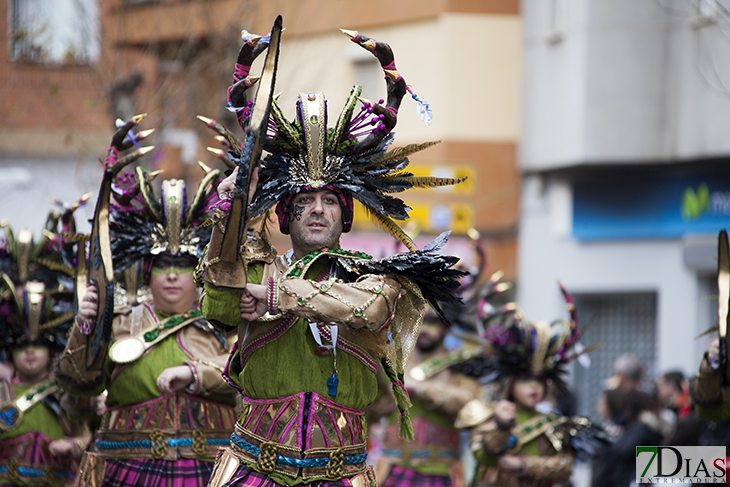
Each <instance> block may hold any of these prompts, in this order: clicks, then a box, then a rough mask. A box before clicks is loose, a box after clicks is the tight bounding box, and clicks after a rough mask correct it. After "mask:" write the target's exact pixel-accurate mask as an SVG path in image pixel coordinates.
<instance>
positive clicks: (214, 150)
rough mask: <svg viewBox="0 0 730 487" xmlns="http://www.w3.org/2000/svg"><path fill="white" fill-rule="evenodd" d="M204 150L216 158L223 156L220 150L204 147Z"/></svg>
mask: <svg viewBox="0 0 730 487" xmlns="http://www.w3.org/2000/svg"><path fill="white" fill-rule="evenodd" d="M206 149H207V150H208V151H209V152H212V153H213V154H215V155H216V157H222V156H223V151H222V150H220V149H218V148H216V147H206Z"/></svg>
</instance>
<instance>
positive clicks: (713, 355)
mask: <svg viewBox="0 0 730 487" xmlns="http://www.w3.org/2000/svg"><path fill="white" fill-rule="evenodd" d="M707 363H709V364H710V366H711V367H712V368H713V369H717V368H718V366H719V365H720V337H713V338H711V339H710V341H709V343H708V344H707Z"/></svg>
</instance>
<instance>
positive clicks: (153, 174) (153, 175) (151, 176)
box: [147, 169, 164, 181]
mask: <svg viewBox="0 0 730 487" xmlns="http://www.w3.org/2000/svg"><path fill="white" fill-rule="evenodd" d="M163 172H164V170H163V169H158V170H157V171H152V172H151V173H148V174H147V181H152V180H153V179H155V178H156V177H157V176H159V175H160V174H162V173H163Z"/></svg>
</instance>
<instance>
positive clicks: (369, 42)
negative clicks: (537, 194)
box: [204, 30, 462, 251]
mask: <svg viewBox="0 0 730 487" xmlns="http://www.w3.org/2000/svg"><path fill="white" fill-rule="evenodd" d="M343 32H344V33H345V34H347V35H348V36H349V37H350V39H351V40H352V41H353V42H355V43H356V44H358V45H360V46H362V47H363V48H365V49H367V50H368V51H370V52H372V53H373V55H374V56H375V57H376V58H377V59H378V61H379V62H380V64H381V66H382V68H383V70H384V72H385V74H386V77H385V80H386V85H387V89H388V96H387V101H386V102H384V101H383V100H380V102H378V103H373V102H371V101H368V100H366V99H362V98H359V97H360V93H361V91H362V88H361V87H359V86H355V87H354V88H353V89H352V91H351V92H350V96H349V97H348V99H347V101H346V103H345V107H344V108H343V110H342V112H341V113H340V115H339V117H338V119H337V122H336V123H335V125H334V126H333V127H328V125H327V102H326V100H325V98H324V95H323V94H322V93H301V94H300V95H299V99H298V101H297V105H296V117H295V119H294V120H293V121H291V122H289V121H288V120H286V119H285V117H284V114H283V112H282V111H281V109H280V108H279V106H278V105H277V104H276V101H273V102H272V106H271V115H270V119H269V127H268V132H267V137H266V139H265V140H264V141H263V147H264V149H266V150H267V151H269V152H270V153H271V154H270V155H269V156H267V157H266V158H265V159H264V160H263V161H262V163H261V168H260V172H259V184H258V186H257V189H256V193H255V194H254V197H253V201H252V203H251V212H252V213H251V216H252V217H255V216H257V215H261V214H263V213H264V212H266V211H267V210H269V209H271V208H272V207H274V206H275V205H279V206H278V208H277V214H278V215H279V221H280V227H281V229H282V231H285V232H286V231H287V227H288V218H289V208H288V204H287V201H288V200H290V197H291V195H294V194H296V193H298V192H300V191H316V190H319V189H323V188H329V189H333V188H334V189H336V190H338V191H339V192H341V193H342V195H343V196H342V198H341V206H342V207H343V210H344V212H343V215H344V217H345V220H346V221H345V222H344V223H345V225H343V227H344V230H345V231H347V230H349V224H348V223H349V222H348V221H347V218H348V216H349V217H350V218H351V215H352V203H351V201H352V198H354V199H356V200H358V201H359V202H360V203H362V204H363V205H364V206H365V208H367V209H368V211H369V212H370V214H371V215H372V216H373V217H375V219H376V220H377V221H379V222H380V223H381V224H382V225H383V226H384V227H385V228H386V229H387V230H388V231H389V232H390V233H391V234H392V235H393V236H394V237H395V238H397V239H398V240H400V241H401V242H403V243H404V244H405V245H406V246H407V247H408V248H409V249H410V250H412V251H413V250H415V245H414V244H413V241H412V240H411V238H410V237H409V236H408V235H406V233H405V232H403V230H401V228H400V227H399V226H398V225H397V224H396V223H395V221H394V220H405V219H407V218H408V211H409V210H410V208H409V207H408V206H406V204H405V203H404V202H403V201H402V200H401V199H399V198H396V197H394V196H392V193H399V192H401V191H405V190H407V189H410V188H414V187H435V186H444V185H450V184H456V183H459V182H461V181H462V180H458V179H452V178H431V177H416V176H414V175H413V174H411V173H409V172H405V171H404V170H405V168H406V166H407V165H408V162H409V161H408V156H409V155H410V154H413V153H415V152H418V151H420V150H423V149H425V148H427V147H430V146H432V145H434V144H436V143H437V142H427V143H424V144H412V145H408V146H406V147H401V148H397V149H393V150H391V151H390V152H388V151H387V148H388V146H389V145H390V144H391V143H392V142H393V134H392V133H391V131H392V129H393V127H395V125H396V122H397V114H398V108H399V107H400V103H401V100H402V99H403V96H404V95H405V94H406V92H407V91H408V88H407V86H406V82H405V80H404V79H403V77H402V76H401V75H400V74H399V73H398V71H397V70H396V68H395V60H394V57H393V52H392V51H391V49H390V46H388V44H386V43H384V42H378V41H375V40H373V39H370V38H368V37H365V36H363V35H360V34H358V33H357V32H355V31H344V30H343ZM242 37H243V40H244V44H243V47H242V48H241V50H240V52H239V55H238V62H237V64H236V72H235V73H234V80H235V83H234V84H233V86H231V87H230V88H229V90H228V107H229V110H231V111H234V112H236V113H237V116H238V121H239V123H240V124H241V126H242V127H244V128H245V127H246V126H247V124H248V121H249V118H250V117H251V113H252V112H251V102H247V101H246V100H245V97H244V93H245V91H246V90H247V89H248V88H249V87H251V86H252V85H253V84H254V83H255V82H256V80H257V78H256V77H253V76H248V71H249V69H250V66H251V63H252V62H253V60H254V59H255V57H256V56H257V55H258V54H260V53H261V52H262V51H263V48H264V47H265V46H266V44H267V43H268V40H267V38H265V37H264V38H261V37H258V36H255V35H252V34H249V33H247V32H245V31H244V33H243V36H242ZM414 98H416V99H417V97H415V95H414ZM358 100H360V102H362V106H361V108H360V111H359V113H358V114H357V115H355V116H353V113H354V112H355V108H356V105H357V103H358ZM204 121H206V123H208V122H211V121H210V120H208V119H205V120H204ZM209 125H210V126H211V127H213V125H212V124H210V123H209ZM224 135H225V136H226V137H227V138H228V139H229V140H228V141H229V146H230V148H231V151H230V152H229V154H230V159H232V160H234V161H235V162H238V160H239V159H240V149H238V148H239V147H240V146H241V145H240V143H238V142H237V141H235V140H232V136H231V135H230V134H228V133H225V132H224Z"/></svg>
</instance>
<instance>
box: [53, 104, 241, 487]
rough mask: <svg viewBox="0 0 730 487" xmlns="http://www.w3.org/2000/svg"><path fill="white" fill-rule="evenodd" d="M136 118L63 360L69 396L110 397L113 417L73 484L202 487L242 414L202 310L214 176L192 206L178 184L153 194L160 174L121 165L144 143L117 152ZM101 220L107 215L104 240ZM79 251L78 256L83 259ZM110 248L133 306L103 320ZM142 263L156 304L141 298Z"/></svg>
mask: <svg viewBox="0 0 730 487" xmlns="http://www.w3.org/2000/svg"><path fill="white" fill-rule="evenodd" d="M140 120H141V117H135V118H134V119H133V120H132V121H131V122H129V123H127V124H126V125H124V126H122V127H121V128H120V129H119V130H118V131H117V132H116V134H115V136H114V138H113V139H112V147H111V149H110V150H109V156H108V157H107V160H106V161H105V175H104V182H103V183H102V190H101V191H100V196H99V200H98V201H97V207H96V210H95V216H94V225H93V228H92V234H91V243H90V250H89V254H90V256H89V269H88V271H89V274H88V278H89V281H90V282H89V283H88V287H85V288H84V289H85V292H84V289H82V290H79V295H80V296H82V297H81V298H80V304H79V306H78V313H77V315H76V320H75V323H74V325H73V328H72V329H71V333H70V336H69V340H68V346H67V347H66V349H65V351H64V353H63V354H62V356H61V358H60V360H59V361H58V363H57V369H56V370H57V376H58V380H59V382H60V383H61V385H62V386H63V387H64V388H65V389H66V390H68V391H69V392H70V393H72V394H74V395H77V396H86V397H95V396H97V395H99V394H100V393H101V392H102V391H104V390H106V392H107V396H106V412H105V413H104V415H103V417H102V421H101V425H100V427H99V429H98V430H97V432H96V435H95V438H94V442H93V448H92V449H91V450H90V451H89V452H87V453H86V454H85V457H84V459H83V461H82V464H81V468H80V470H79V475H78V478H77V481H76V485H80V486H83V485H94V486H96V485H105V486H130V487H131V486H143V485H145V486H146V485H170V486H172V485H176V486H177V485H183V486H188V485H189V486H204V485H206V484H207V482H208V479H209V477H210V474H211V471H212V466H213V459H214V456H215V451H216V448H217V447H218V446H219V445H222V444H226V443H227V442H228V437H229V436H230V433H231V431H232V430H233V424H234V422H235V415H236V413H235V407H234V406H235V398H234V396H233V393H234V390H233V389H232V388H231V387H230V386H229V385H228V384H227V383H226V382H225V381H224V380H223V378H222V376H221V372H222V370H223V367H224V365H225V362H226V360H227V357H228V345H227V342H226V337H225V336H224V335H223V334H222V333H220V332H218V331H217V330H215V329H214V328H213V327H212V326H211V325H210V324H209V323H208V322H207V321H206V320H205V319H204V318H203V317H202V313H201V312H200V310H199V309H198V307H197V301H198V293H197V288H196V286H195V283H194V282H193V270H194V267H195V264H196V262H197V261H196V259H197V258H198V257H199V256H200V255H201V253H202V249H203V247H204V245H205V244H206V243H207V241H208V239H209V237H210V227H207V228H206V227H204V226H203V225H202V223H203V222H204V221H205V220H206V219H207V215H208V214H209V213H210V212H211V211H212V210H211V205H215V204H217V203H218V202H219V200H218V198H217V193H215V188H216V186H217V184H218V182H219V180H220V179H219V172H218V171H210V170H207V168H204V169H206V170H207V174H206V175H205V176H204V177H203V179H202V181H201V183H200V185H199V187H198V189H197V191H196V193H195V196H194V198H193V199H192V202H191V203H190V205H188V204H187V198H186V192H185V182H184V181H182V180H174V179H172V180H168V181H163V183H162V194H161V197H157V196H156V194H155V191H154V189H153V186H152V181H153V179H154V176H155V174H148V173H147V172H146V171H144V170H143V169H142V168H141V167H137V168H136V170H135V171H133V172H125V173H122V172H121V171H120V170H119V169H120V167H121V166H123V165H125V164H127V163H129V162H130V161H132V160H134V159H136V158H137V157H139V156H141V155H142V154H144V153H145V152H146V151H147V150H148V149H146V148H143V149H137V150H136V151H135V152H133V153H132V154H131V155H127V156H124V157H123V158H121V159H118V153H119V152H120V151H123V150H125V149H127V148H129V147H130V146H131V143H130V142H136V141H138V140H139V139H140V138H141V137H140V134H143V135H146V134H147V133H149V132H148V131H147V132H145V133H143V132H140V133H139V134H133V133H132V132H131V129H132V128H133V126H134V125H136V124H137V123H138V122H139V121H140ZM127 134H129V135H127ZM116 165H118V166H116ZM115 166H116V169H117V171H114V169H115ZM115 174H116V176H114V175H115ZM113 179H115V183H114V184H113V185H112V180H113ZM109 194H112V195H113V196H112V198H113V203H112V204H111V208H110V211H108V210H109V206H108V205H109V204H110V201H109V200H108V199H106V198H108V196H105V195H109ZM106 211H108V213H107V212H106ZM105 219H107V220H111V223H110V225H109V228H108V231H109V233H108V235H107V236H104V235H103V230H104V228H105V227H104V226H103V223H104V220H105ZM107 238H108V239H109V240H108V241H109V242H110V247H109V248H104V246H103V245H100V244H99V242H103V241H104V240H105V239H107ZM81 248H82V250H81V252H80V256H79V258H78V263H79V264H80V265H82V266H83V265H84V264H86V261H85V257H84V253H83V246H82V247H81ZM105 253H106V254H105ZM105 255H106V256H111V257H112V261H113V270H114V271H116V272H117V273H120V272H124V271H125V270H126V269H130V270H131V272H128V273H127V274H128V276H129V277H130V279H127V281H126V282H127V286H128V288H127V293H128V294H129V295H130V296H132V302H131V303H125V304H123V305H122V306H114V307H113V314H112V313H109V318H108V320H107V317H106V314H105V313H106V310H108V309H109V308H110V307H111V306H112V304H110V303H113V293H110V292H108V291H107V290H108V289H109V287H108V286H109V283H110V282H111V280H109V281H107V282H102V280H103V279H104V278H105V277H102V278H94V275H95V274H93V271H94V270H95V268H104V266H105V265H106V264H105V261H104V260H103V259H104V258H105ZM137 263H140V264H141V265H140V268H142V269H143V275H142V278H143V279H144V283H146V284H147V285H148V286H149V292H150V294H151V296H152V299H151V302H142V303H136V302H134V296H135V294H136V293H135V291H136V284H134V280H135V277H136V271H135V269H136V266H137ZM106 275H107V274H102V276H106ZM112 276H113V275H112ZM92 279H94V280H95V281H96V282H92ZM77 285H80V284H79V281H77ZM105 291H106V294H103V292H105ZM105 327H107V328H106V330H104V328H105ZM97 333H98V334H97ZM99 336H100V337H101V338H100V339H99V340H97V338H98V337H99ZM107 337H108V338H107ZM100 343H101V344H100ZM82 404H84V403H82ZM77 413H81V412H77Z"/></svg>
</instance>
